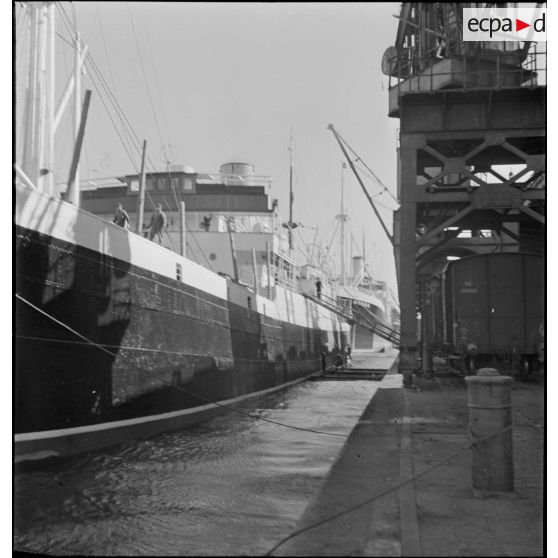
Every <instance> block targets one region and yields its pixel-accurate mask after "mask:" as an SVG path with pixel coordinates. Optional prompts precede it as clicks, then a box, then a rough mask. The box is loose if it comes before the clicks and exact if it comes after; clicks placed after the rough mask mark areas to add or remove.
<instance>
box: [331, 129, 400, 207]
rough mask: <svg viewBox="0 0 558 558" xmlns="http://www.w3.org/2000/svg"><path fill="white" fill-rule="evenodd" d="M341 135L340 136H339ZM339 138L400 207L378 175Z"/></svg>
mask: <svg viewBox="0 0 558 558" xmlns="http://www.w3.org/2000/svg"><path fill="white" fill-rule="evenodd" d="M337 135H339V134H337ZM339 138H340V139H341V141H342V142H343V143H344V144H345V146H346V147H347V148H348V149H349V150H350V151H351V152H352V153H353V155H354V156H355V157H356V161H357V162H359V161H360V162H361V163H362V164H363V165H364V166H365V167H366V169H367V170H368V172H370V174H372V176H373V177H374V178H375V179H376V181H377V182H378V184H379V185H380V186H382V187H383V189H384V190H385V191H386V192H387V193H388V194H389V196H390V197H391V198H392V199H393V201H395V202H396V203H397V204H398V205H399V202H398V201H397V199H396V198H395V196H394V195H393V194H392V193H391V191H390V190H389V188H388V187H387V186H386V185H385V184H384V183H383V182H382V181H381V180H380V179H379V178H378V176H377V175H376V173H375V172H374V171H373V170H372V169H371V168H370V167H369V166H368V165H367V164H366V163H365V162H364V161H363V160H362V159H361V158H360V155H359V154H358V153H357V152H356V151H355V150H354V149H353V148H352V147H351V146H350V145H349V144H348V143H347V142H346V141H345V139H344V138H343V137H342V136H340V135H339Z"/></svg>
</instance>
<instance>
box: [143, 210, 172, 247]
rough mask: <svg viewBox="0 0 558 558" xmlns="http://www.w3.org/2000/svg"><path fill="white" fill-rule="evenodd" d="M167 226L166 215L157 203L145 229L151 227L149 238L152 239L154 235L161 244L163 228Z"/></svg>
mask: <svg viewBox="0 0 558 558" xmlns="http://www.w3.org/2000/svg"><path fill="white" fill-rule="evenodd" d="M166 226H167V216H166V215H165V212H164V211H163V206H162V205H161V204H160V203H159V204H157V209H156V210H155V212H154V213H152V214H151V222H150V223H149V225H147V227H145V228H146V229H151V230H150V231H149V240H153V238H154V237H155V235H157V236H158V240H159V244H161V242H162V240H163V230H164V229H165V228H166Z"/></svg>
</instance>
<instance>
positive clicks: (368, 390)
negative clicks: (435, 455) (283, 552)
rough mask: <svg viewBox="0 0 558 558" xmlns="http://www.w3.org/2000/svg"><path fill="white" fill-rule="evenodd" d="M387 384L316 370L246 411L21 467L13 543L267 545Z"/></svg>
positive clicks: (201, 550)
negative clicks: (319, 377)
mask: <svg viewBox="0 0 558 558" xmlns="http://www.w3.org/2000/svg"><path fill="white" fill-rule="evenodd" d="M377 385H378V384H377V383H376V382H369V381H365V380H358V381H350V382H347V381H346V382H339V381H329V382H319V381H307V382H304V383H302V384H298V385H296V386H293V387H291V388H288V389H286V390H283V391H280V392H278V393H275V394H272V395H270V396H266V397H264V398H260V399H259V400H258V401H256V402H254V403H253V404H252V405H250V406H247V407H245V408H244V409H243V413H245V414H242V415H241V414H238V413H232V412H231V413H227V414H226V415H222V416H219V417H217V418H215V419H213V420H212V421H210V422H208V423H205V424H203V425H199V426H197V427H194V428H190V429H188V430H185V431H182V432H178V433H172V434H166V435H162V436H158V437H156V438H153V439H150V440H146V441H136V442H130V443H128V444H126V445H123V446H120V447H117V448H113V449H111V450H107V451H104V452H96V453H91V454H88V455H86V456H83V457H79V458H75V459H72V460H68V461H65V462H63V463H58V464H56V465H50V466H48V467H45V468H42V469H40V470H34V471H31V472H21V473H18V474H17V475H16V476H15V479H14V523H15V525H14V548H15V549H16V550H21V551H27V552H39V553H45V554H58V555H182V556H185V555H198V556H199V555H229V556H230V555H254V554H265V552H267V551H268V550H269V549H270V548H271V547H272V546H273V545H274V544H275V543H277V542H278V541H279V540H281V539H282V538H283V537H285V536H287V535H289V534H290V533H291V532H292V531H293V530H294V528H295V525H296V523H297V520H298V519H299V518H300V516H301V515H302V513H303V512H304V510H305V508H306V506H307V505H308V503H309V502H310V501H311V500H312V499H313V497H314V496H315V494H316V492H317V490H318V488H319V486H320V484H321V482H322V480H323V479H324V477H325V476H326V474H327V472H328V470H329V468H330V467H331V465H332V464H333V462H334V460H335V458H336V456H337V455H338V453H339V451H340V449H341V448H342V446H343V444H344V442H345V440H346V436H347V435H348V434H349V433H350V432H351V430H352V428H353V427H354V425H355V424H356V422H357V421H358V419H359V417H360V415H361V414H362V412H363V410H364V408H365V407H366V405H367V404H368V402H369V401H370V399H371V397H372V396H373V394H374V392H375V390H376V389H377ZM261 419H267V420H271V421H277V422H280V423H284V424H288V425H292V426H296V427H299V428H300V427H302V428H306V429H310V430H316V431H321V432H327V433H329V434H320V433H316V432H308V431H302V430H297V429H293V428H288V427H286V426H281V425H279V424H275V423H272V422H267V421H265V420H261Z"/></svg>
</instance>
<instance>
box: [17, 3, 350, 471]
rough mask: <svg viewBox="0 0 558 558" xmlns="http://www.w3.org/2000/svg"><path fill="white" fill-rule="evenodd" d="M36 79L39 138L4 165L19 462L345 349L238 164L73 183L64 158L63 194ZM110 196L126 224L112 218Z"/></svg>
mask: <svg viewBox="0 0 558 558" xmlns="http://www.w3.org/2000/svg"><path fill="white" fill-rule="evenodd" d="M27 9H28V10H29V14H30V17H31V18H34V20H33V21H34V22H35V23H33V21H32V24H31V28H33V25H35V28H39V29H40V26H41V22H42V23H43V24H44V25H46V26H47V27H46V28H47V29H51V28H52V29H53V27H54V26H49V21H50V19H49V18H51V17H53V16H54V4H53V3H50V2H45V3H42V2H40V3H30V4H28V8H27ZM35 44H36V46H40V45H41V41H35ZM48 44H49V42H48V41H43V46H44V47H45V48H46V46H48ZM82 53H83V51H82ZM35 60H37V61H39V62H38V63H39V64H40V63H44V62H45V60H46V61H48V60H49V57H48V55H45V54H44V53H43V55H40V54H39V55H38V56H37V57H36V58H35ZM47 65H48V64H47ZM35 70H36V71H35V74H36V77H37V78H38V79H44V75H43V72H42V71H41V69H40V68H38V70H37V68H36V69H35ZM29 75H30V76H32V75H33V72H32V71H29ZM45 89H46V88H45V87H41V86H40V85H39V86H37V87H36V88H28V91H30V94H28V95H27V99H28V101H27V102H28V104H27V107H26V111H25V114H26V115H27V120H26V121H25V122H24V126H25V129H26V130H27V132H29V131H31V134H30V136H29V137H32V138H33V139H36V140H38V139H39V138H41V137H43V138H46V139H43V140H41V141H39V142H38V145H39V147H37V150H36V151H34V149H35V148H34V147H33V146H31V144H30V143H29V142H28V141H27V138H26V139H25V141H24V145H25V147H24V150H23V155H22V160H21V161H18V160H17V158H16V161H15V164H14V169H15V173H14V175H15V209H14V221H15V222H14V225H15V229H14V231H15V232H14V235H15V293H14V295H15V377H14V431H15V432H14V434H15V439H14V442H15V443H14V448H15V450H14V452H15V456H14V457H15V461H16V462H21V461H26V460H38V459H44V458H54V457H63V456H68V455H73V454H78V453H82V452H86V451H90V450H95V449H99V448H103V447H106V446H110V445H115V444H118V443H121V442H123V441H126V440H130V439H136V438H144V437H149V436H153V435H155V434H157V433H160V432H164V431H168V430H176V429H180V428H184V427H186V426H188V425H190V424H194V423H197V422H200V421H203V420H206V419H207V418H209V417H211V416H213V415H214V414H216V413H218V412H225V410H226V409H230V408H235V407H238V406H239V405H240V406H241V405H243V404H244V403H245V401H246V399H247V398H249V397H254V396H258V395H261V394H264V393H268V392H270V391H272V390H276V389H280V388H282V387H283V386H286V385H289V384H290V383H293V382H297V381H300V380H301V379H303V378H305V377H308V376H309V375H312V374H314V373H316V372H319V371H320V370H321V369H322V366H323V365H324V360H326V362H327V360H328V359H329V358H330V357H331V356H332V355H333V354H334V353H335V352H337V351H339V350H341V348H342V347H344V346H345V344H346V343H347V341H348V334H349V331H350V326H349V324H348V323H347V321H346V314H345V313H343V312H342V311H340V310H339V311H338V310H337V309H336V307H335V305H334V304H331V303H326V301H325V297H328V300H334V299H335V295H334V294H333V293H329V291H328V288H329V287H328V285H327V284H324V285H323V287H322V291H321V292H319V293H316V291H315V288H316V287H315V282H316V277H314V276H313V275H311V274H308V273H301V272H300V270H299V269H298V268H297V266H296V265H295V262H294V260H293V259H292V258H291V257H290V255H291V254H290V250H289V248H290V246H288V243H287V242H286V236H287V235H286V234H285V231H286V230H287V231H288V233H290V232H291V231H290V229H288V227H287V228H285V227H284V226H283V224H282V222H281V220H280V218H279V213H278V207H277V204H276V203H275V202H274V201H272V200H270V199H269V196H268V194H267V193H266V191H265V190H266V188H265V186H266V183H265V180H264V181H263V182H262V180H261V179H260V178H259V177H257V176H256V175H255V174H254V173H253V167H252V166H251V165H247V164H244V163H240V164H239V163H230V164H226V165H223V166H222V167H221V169H220V172H219V173H215V174H213V175H200V174H198V173H195V172H193V170H192V169H189V168H187V167H184V168H179V167H173V168H170V167H169V168H167V169H166V170H165V171H163V172H160V173H157V172H152V173H148V174H147V175H144V173H142V175H141V176H140V175H130V176H126V177H120V178H115V179H114V181H113V183H111V184H110V185H108V186H107V187H105V188H95V189H93V190H89V191H82V192H79V188H77V185H78V184H80V181H79V180H77V178H75V168H72V169H70V177H72V176H73V177H74V178H73V180H74V181H73V182H72V181H71V180H69V181H68V182H67V183H66V184H65V187H64V188H62V192H61V191H60V188H58V187H57V185H56V183H55V181H54V179H53V173H54V170H53V168H52V159H49V149H50V148H49V145H50V144H49V142H50V141H52V136H53V134H52V128H51V129H50V130H49V127H48V123H47V125H46V126H42V125H41V123H40V119H35V118H33V119H31V120H30V117H29V115H40V114H41V111H43V114H47V115H48V114H49V108H48V103H54V99H53V98H50V99H49V98H47V99H46V101H45V99H42V98H41V93H42V92H44V91H45ZM86 98H87V95H86ZM45 103H46V105H47V106H46V109H45V108H44V107H45ZM41 107H42V108H41ZM86 112H87V111H86V104H85V102H84V106H83V112H82V119H81V124H82V125H80V130H82V129H83V128H84V125H85V121H86V119H85V116H84V114H86ZM51 115H52V113H51ZM47 120H48V119H47ZM51 124H52V119H51ZM41 126H42V127H41ZM50 155H52V152H50ZM76 160H79V136H78V138H77V140H76V147H75V149H74V157H73V162H74V163H75V162H76ZM142 176H145V181H143V180H142ZM139 182H142V184H139ZM76 191H77V194H76ZM142 192H145V194H146V198H145V199H148V200H150V203H151V202H152V203H153V205H156V204H157V203H162V204H167V205H166V207H165V212H166V214H167V229H166V231H165V232H164V234H163V238H162V240H161V241H160V242H159V241H157V239H156V238H155V239H153V240H150V239H149V238H146V237H145V236H144V234H143V230H142V227H138V226H137V225H138V221H139V220H140V215H141V219H143V205H141V206H140V204H139V203H138V202H139V199H140V196H141V194H142ZM115 201H118V203H122V205H123V207H124V208H125V209H126V210H128V211H129V214H130V221H131V225H132V226H131V228H126V227H121V226H119V225H118V224H116V223H113V222H112V212H113V210H114V203H115ZM140 207H141V210H139V211H137V212H136V213H135V214H134V210H135V208H140ZM185 208H187V209H188V211H186V209H185ZM328 293H329V294H331V296H328ZM322 296H323V297H324V298H323V299H322Z"/></svg>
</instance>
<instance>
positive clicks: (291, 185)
mask: <svg viewBox="0 0 558 558" xmlns="http://www.w3.org/2000/svg"><path fill="white" fill-rule="evenodd" d="M293 203H294V195H293V129H292V127H291V135H290V139H289V257H291V255H292V254H291V253H292V250H293Z"/></svg>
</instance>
